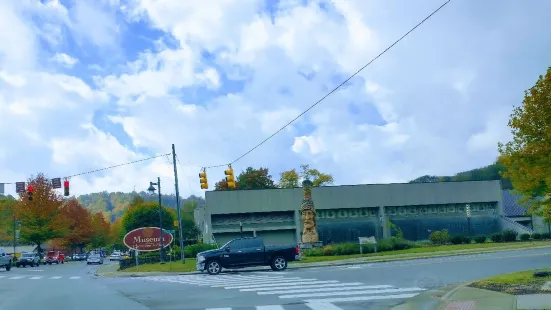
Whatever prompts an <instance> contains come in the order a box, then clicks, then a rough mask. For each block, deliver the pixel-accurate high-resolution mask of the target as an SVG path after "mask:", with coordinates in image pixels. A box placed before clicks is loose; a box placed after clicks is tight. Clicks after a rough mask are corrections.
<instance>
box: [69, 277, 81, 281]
mask: <svg viewBox="0 0 551 310" xmlns="http://www.w3.org/2000/svg"><path fill="white" fill-rule="evenodd" d="M77 279H80V277H70V278H69V280H77Z"/></svg>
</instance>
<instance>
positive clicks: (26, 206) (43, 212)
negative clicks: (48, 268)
mask: <svg viewBox="0 0 551 310" xmlns="http://www.w3.org/2000/svg"><path fill="white" fill-rule="evenodd" d="M28 184H30V185H32V186H33V187H34V192H33V199H32V200H28V196H27V192H26V191H25V192H23V193H20V194H19V200H18V201H17V202H16V205H15V215H16V217H17V219H19V221H21V239H22V240H23V241H26V242H29V243H32V244H35V245H36V246H37V247H38V249H39V251H41V250H42V248H41V245H43V244H44V243H45V242H46V241H48V240H52V239H55V238H61V237H63V236H64V235H65V234H66V233H67V231H68V221H67V220H66V219H65V218H64V217H63V214H62V210H61V209H62V206H63V197H62V196H61V195H59V194H58V193H56V191H55V190H54V189H53V188H52V184H51V183H50V180H49V179H48V178H47V177H46V176H45V175H44V174H42V173H39V174H38V175H37V176H36V177H35V178H32V177H31V178H30V179H29V180H28V181H27V185H28Z"/></svg>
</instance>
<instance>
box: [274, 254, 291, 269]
mask: <svg viewBox="0 0 551 310" xmlns="http://www.w3.org/2000/svg"><path fill="white" fill-rule="evenodd" d="M271 267H272V270H273V271H281V270H285V269H286V268H287V260H286V259H285V258H284V257H282V256H276V257H275V258H274V259H273V260H272V264H271Z"/></svg>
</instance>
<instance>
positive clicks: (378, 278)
mask: <svg viewBox="0 0 551 310" xmlns="http://www.w3.org/2000/svg"><path fill="white" fill-rule="evenodd" d="M550 262H551V248H545V249H534V250H523V251H509V252H498V253H488V254H475V255H466V256H455V257H447V258H431V259H424V260H409V261H398V262H387V263H371V264H363V265H355V266H340V267H319V268H304V269H288V270H287V271H284V272H279V273H276V272H271V271H254V272H229V273H224V274H220V275H218V276H209V275H203V274H199V275H180V276H178V275H175V276H151V277H144V278H129V277H125V278H103V277H96V276H94V274H93V271H94V270H95V268H97V267H95V266H87V265H86V264H85V263H77V262H73V263H69V264H65V265H59V266H40V267H39V268H35V269H37V270H43V271H32V272H31V271H30V269H31V268H27V269H28V270H24V269H17V268H14V269H12V271H10V272H9V273H6V272H2V271H0V277H2V276H4V277H3V278H0V309H20V308H30V309H35V308H36V309H38V308H41V309H56V310H57V308H58V307H59V306H58V305H59V303H62V304H63V307H65V308H69V309H73V308H75V309H76V308H77V307H78V309H98V308H99V309H132V310H134V309H136V310H140V309H159V310H165V309H166V310H170V309H197V310H199V309H200V310H204V309H209V310H237V309H249V310H253V309H255V308H256V310H305V309H313V310H322V309H323V310H341V309H342V310H357V309H358V310H359V309H362V310H364V309H389V308H391V307H392V306H394V305H397V304H400V303H402V302H403V301H404V300H405V299H406V298H408V297H411V296H415V295H416V294H419V293H421V292H423V291H424V290H427V289H431V288H435V287H440V286H445V285H448V284H454V283H460V282H464V281H469V280H475V279H478V278H483V277H487V276H492V275H496V274H500V273H508V272H515V271H521V270H526V269H534V268H542V267H548V266H549V265H550ZM36 275H38V276H42V278H40V279H35V280H32V277H37V276H36ZM21 276H23V278H19V277H21ZM56 276H57V277H60V276H61V277H62V278H59V279H51V278H52V277H56ZM71 277H74V278H73V279H71ZM76 277H78V278H76ZM50 304H51V305H52V306H51V307H49V305H50Z"/></svg>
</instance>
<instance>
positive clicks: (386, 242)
mask: <svg viewBox="0 0 551 310" xmlns="http://www.w3.org/2000/svg"><path fill="white" fill-rule="evenodd" d="M392 250H394V245H393V244H392V240H391V239H383V240H379V241H377V251H379V252H386V251H392Z"/></svg>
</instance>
